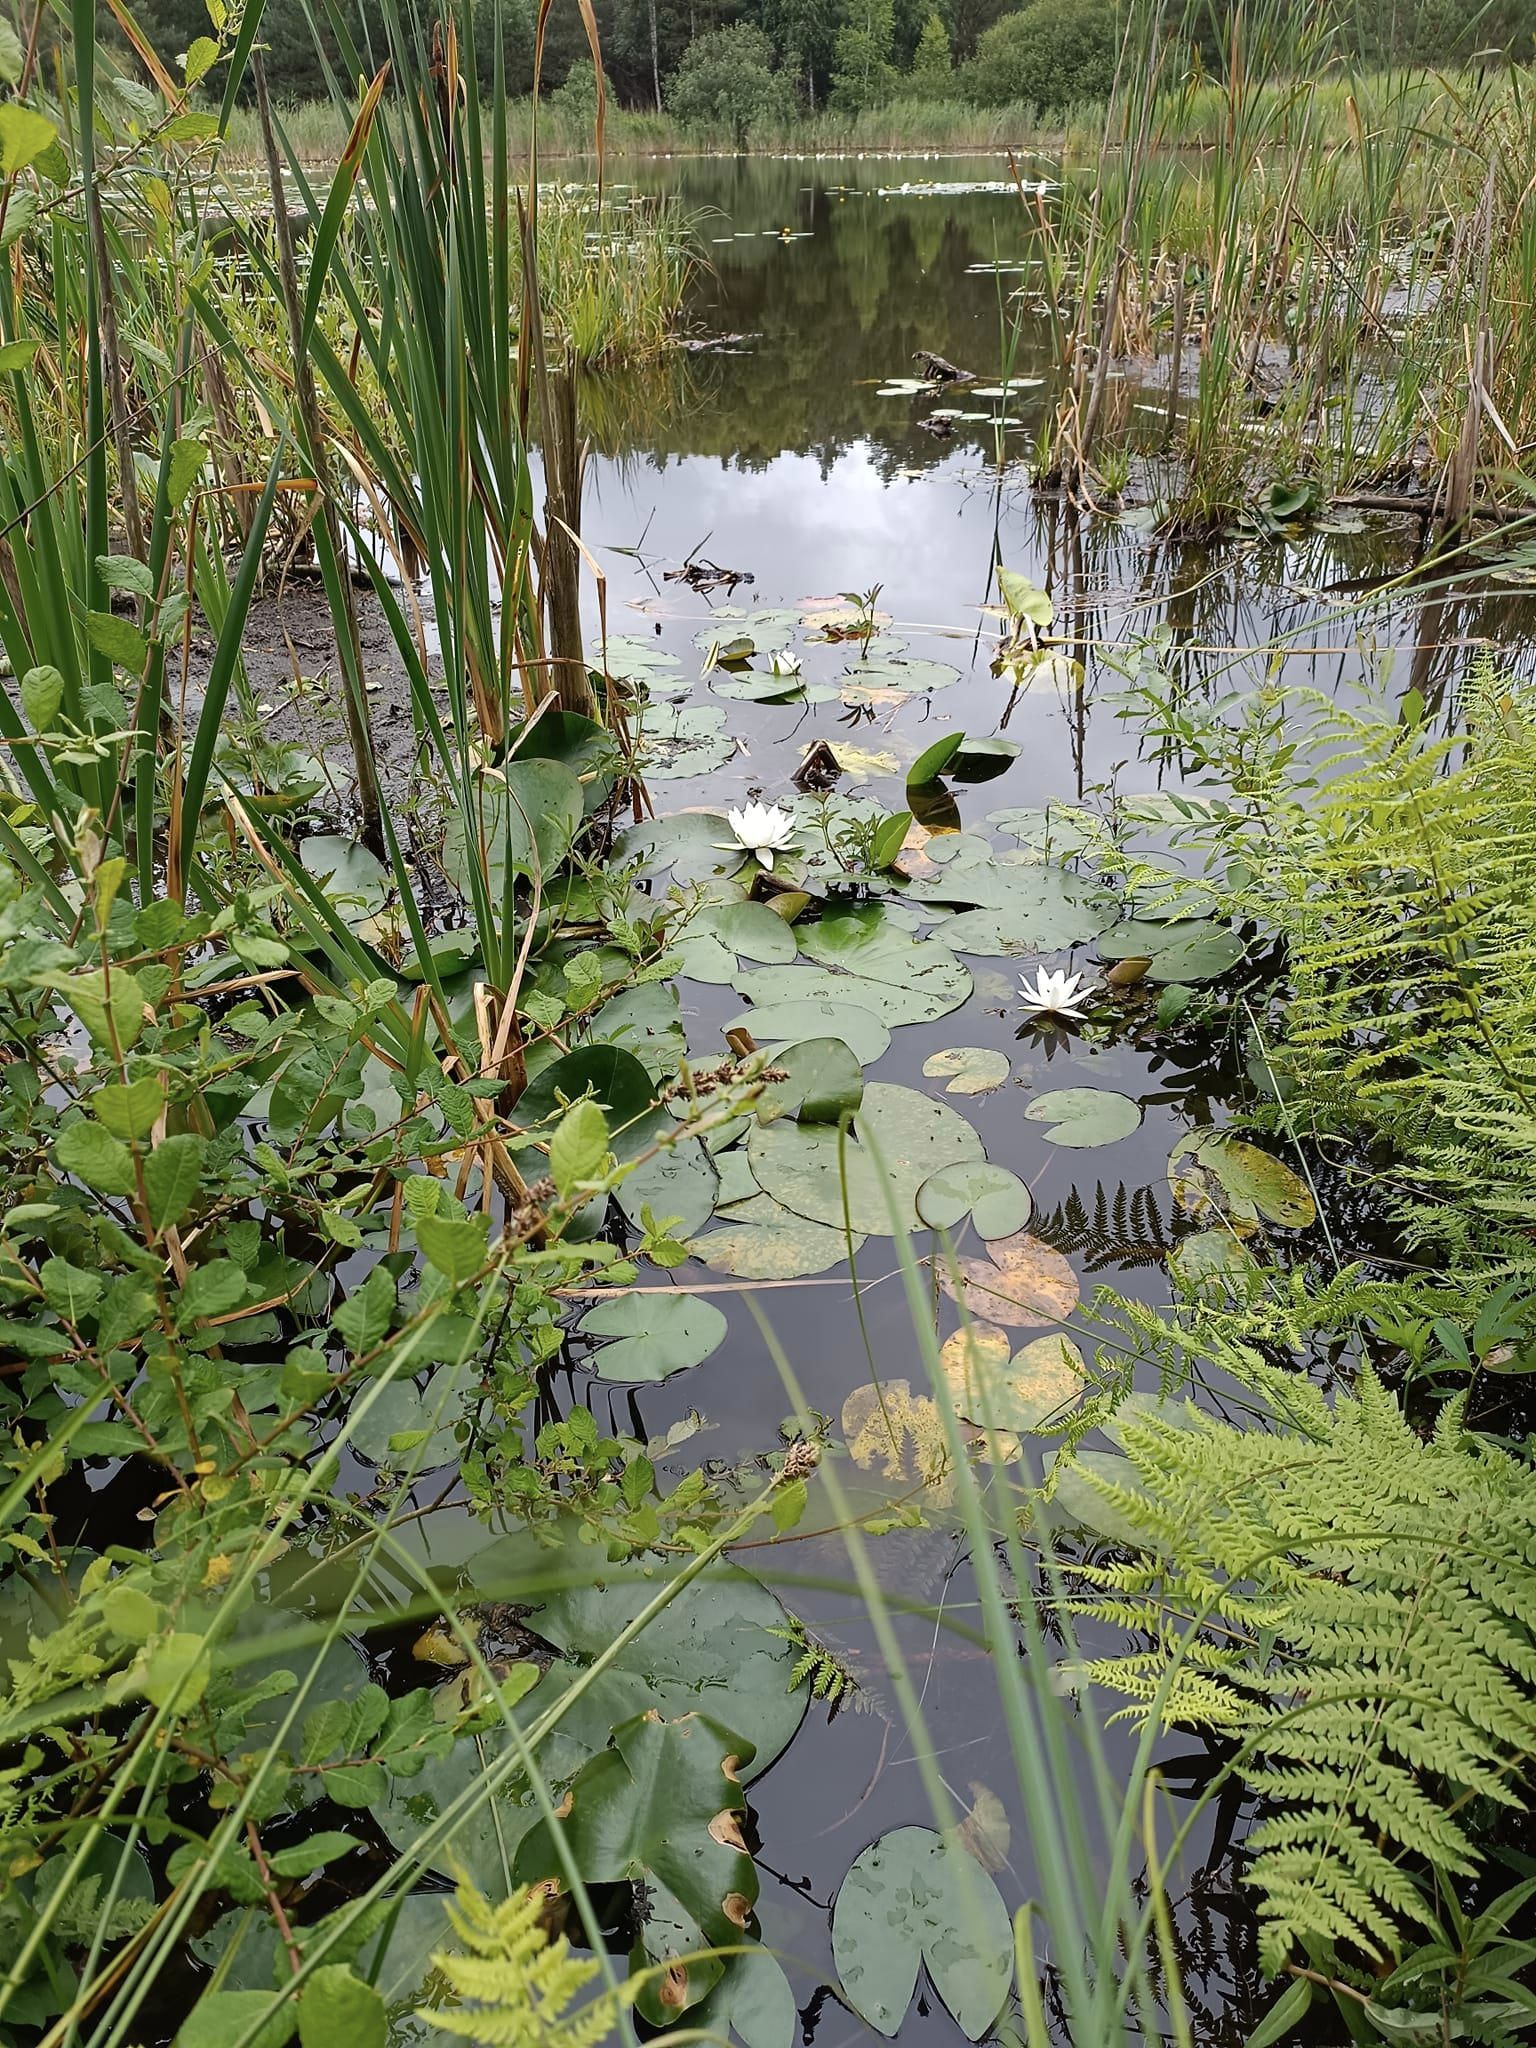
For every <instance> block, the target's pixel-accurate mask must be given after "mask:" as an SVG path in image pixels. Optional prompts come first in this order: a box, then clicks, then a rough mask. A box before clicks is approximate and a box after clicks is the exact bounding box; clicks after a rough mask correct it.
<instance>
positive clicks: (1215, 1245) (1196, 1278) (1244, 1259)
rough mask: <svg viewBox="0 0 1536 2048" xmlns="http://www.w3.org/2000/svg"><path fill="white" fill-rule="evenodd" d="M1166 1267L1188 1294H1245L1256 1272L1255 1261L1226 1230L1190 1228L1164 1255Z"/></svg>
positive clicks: (1245, 1247)
mask: <svg viewBox="0 0 1536 2048" xmlns="http://www.w3.org/2000/svg"><path fill="white" fill-rule="evenodd" d="M1168 1270H1169V1272H1170V1273H1172V1274H1173V1276H1174V1278H1175V1279H1176V1280H1177V1281H1178V1283H1179V1285H1180V1286H1181V1287H1187V1288H1188V1289H1189V1290H1190V1292H1191V1293H1193V1294H1200V1295H1204V1294H1207V1293H1210V1294H1212V1295H1215V1296H1216V1297H1218V1298H1220V1297H1224V1296H1227V1295H1236V1296H1237V1298H1238V1299H1239V1300H1241V1299H1243V1298H1244V1297H1246V1296H1247V1295H1248V1294H1249V1293H1250V1292H1251V1291H1252V1287H1253V1282H1254V1280H1255V1277H1256V1276H1257V1274H1258V1272H1259V1262H1258V1260H1257V1259H1256V1258H1255V1257H1254V1256H1253V1253H1252V1252H1251V1251H1249V1249H1248V1247H1247V1246H1246V1245H1245V1244H1244V1243H1243V1242H1242V1240H1241V1239H1240V1238H1238V1237H1235V1236H1234V1235H1233V1233H1232V1231H1231V1230H1230V1229H1226V1228H1223V1227H1220V1226H1218V1227H1217V1228H1216V1229H1214V1230H1195V1231H1191V1233H1190V1234H1189V1236H1188V1237H1181V1238H1180V1239H1179V1241H1178V1243H1177V1244H1176V1245H1175V1246H1174V1247H1173V1249H1172V1251H1171V1252H1169V1254H1168Z"/></svg>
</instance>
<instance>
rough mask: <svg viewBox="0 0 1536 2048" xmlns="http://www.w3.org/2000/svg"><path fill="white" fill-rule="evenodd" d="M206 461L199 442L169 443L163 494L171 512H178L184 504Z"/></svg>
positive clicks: (205, 454)
mask: <svg viewBox="0 0 1536 2048" xmlns="http://www.w3.org/2000/svg"><path fill="white" fill-rule="evenodd" d="M207 460H208V450H207V448H206V447H205V446H204V445H203V443H202V442H201V441H194V440H190V439H187V440H181V441H173V442H172V443H171V455H170V463H169V467H168V472H167V476H166V483H165V493H166V496H167V497H168V498H169V500H170V502H171V509H172V510H173V511H180V509H181V507H182V506H183V505H184V504H185V503H186V501H187V494H188V492H189V491H190V490H191V489H192V486H193V485H194V484H195V483H196V482H197V480H198V478H199V477H200V476H201V475H202V473H203V465H204V464H205V463H206V462H207Z"/></svg>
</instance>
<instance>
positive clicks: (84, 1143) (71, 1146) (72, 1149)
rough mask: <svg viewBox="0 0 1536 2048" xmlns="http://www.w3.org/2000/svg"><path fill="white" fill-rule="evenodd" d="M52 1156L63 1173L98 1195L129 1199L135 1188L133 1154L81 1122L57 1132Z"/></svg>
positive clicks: (93, 1125) (92, 1125)
mask: <svg viewBox="0 0 1536 2048" xmlns="http://www.w3.org/2000/svg"><path fill="white" fill-rule="evenodd" d="M53 1156H54V1158H55V1159H56V1160H57V1162H58V1164H59V1165H60V1166H62V1167H63V1169H64V1171H65V1172H66V1173H72V1174H73V1175H74V1176H75V1178H76V1179H77V1180H83V1181H84V1182H85V1184H86V1186H87V1187H88V1188H94V1189H95V1190H96V1192H97V1193H98V1194H102V1195H131V1194H132V1193H133V1191H134V1189H135V1187H136V1186H137V1181H136V1179H135V1177H134V1171H133V1154H132V1153H131V1152H130V1151H129V1150H128V1147H127V1146H126V1145H125V1144H124V1143H123V1141H122V1140H121V1138H114V1137H113V1136H112V1134H111V1132H110V1131H106V1130H103V1129H102V1127H101V1125H100V1124H96V1123H90V1122H88V1121H87V1120H85V1119H84V1118H82V1119H81V1120H80V1121H79V1122H78V1123H72V1124H66V1125H65V1127H64V1129H63V1130H62V1131H60V1133H59V1135H58V1139H57V1141H56V1143H55V1145H54V1148H53Z"/></svg>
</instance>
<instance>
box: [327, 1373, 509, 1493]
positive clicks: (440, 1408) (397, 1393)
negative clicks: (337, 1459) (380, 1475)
mask: <svg viewBox="0 0 1536 2048" xmlns="http://www.w3.org/2000/svg"><path fill="white" fill-rule="evenodd" d="M477 1377H478V1375H477V1372H476V1370H475V1368H474V1367H473V1366H472V1365H470V1364H469V1363H468V1362H466V1363H464V1364H462V1365H443V1366H439V1367H438V1369H437V1371H436V1372H434V1373H433V1374H432V1375H431V1377H430V1378H429V1379H428V1381H427V1383H426V1385H425V1386H418V1385H417V1384H416V1382H415V1380H414V1379H410V1378H407V1377H400V1378H396V1379H393V1380H391V1381H390V1382H389V1384H388V1386H385V1387H378V1388H375V1387H372V1386H365V1387H364V1388H363V1389H362V1390H361V1391H360V1392H359V1394H358V1395H357V1396H356V1402H355V1405H356V1406H357V1407H358V1409H360V1410H361V1411H362V1412H361V1413H360V1414H359V1415H358V1417H357V1420H356V1422H355V1423H354V1424H353V1426H352V1429H351V1431H350V1433H349V1435H348V1438H347V1441H348V1443H349V1444H350V1445H351V1447H352V1449H353V1450H354V1451H356V1452H357V1454H358V1456H359V1457H360V1458H366V1459H368V1461H369V1463H370V1464H374V1465H383V1466H387V1467H388V1469H389V1470H390V1471H391V1472H430V1471H431V1470H432V1469H433V1468H434V1467H435V1466H437V1465H446V1464H447V1463H448V1462H449V1460H450V1459H452V1458H455V1457H456V1456H457V1455H458V1449H459V1446H458V1439H457V1436H456V1435H455V1429H456V1427H457V1425H458V1423H459V1422H460V1421H461V1420H462V1419H463V1414H464V1393H465V1390H466V1389H467V1388H469V1387H470V1386H472V1385H473V1384H474V1382H475V1380H476V1378H477ZM365 1403H366V1407H365V1405H364V1404H365Z"/></svg>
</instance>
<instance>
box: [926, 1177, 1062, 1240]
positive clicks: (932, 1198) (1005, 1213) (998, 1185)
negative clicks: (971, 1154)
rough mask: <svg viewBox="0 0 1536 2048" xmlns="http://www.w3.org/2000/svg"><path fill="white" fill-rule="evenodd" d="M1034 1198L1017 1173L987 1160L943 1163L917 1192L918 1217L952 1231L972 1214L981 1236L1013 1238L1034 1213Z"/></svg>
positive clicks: (931, 1226) (941, 1228) (928, 1223)
mask: <svg viewBox="0 0 1536 2048" xmlns="http://www.w3.org/2000/svg"><path fill="white" fill-rule="evenodd" d="M1034 1206H1035V1203H1034V1197H1033V1196H1032V1195H1031V1194H1030V1192H1029V1189H1028V1188H1027V1187H1026V1186H1025V1185H1024V1183H1023V1181H1021V1180H1020V1179H1019V1177H1018V1175H1017V1174H1016V1173H1010V1172H1009V1170H1008V1168H1007V1167H1006V1166H993V1165H992V1164H991V1162H990V1161H988V1160H985V1159H967V1160H962V1161H961V1162H960V1163H959V1164H958V1165H955V1166H941V1167H940V1168H939V1170H938V1172H937V1173H936V1174H934V1175H933V1177H932V1178H931V1179H929V1180H925V1181H924V1182H923V1184H922V1186H921V1187H920V1188H919V1189H918V1191H917V1213H918V1217H919V1219H920V1220H921V1221H922V1222H924V1223H926V1224H927V1225H928V1226H929V1228H930V1229H932V1230H953V1229H954V1228H955V1226H956V1225H957V1224H958V1223H961V1222H963V1220H964V1219H965V1217H967V1216H969V1217H970V1219H971V1221H972V1223H973V1224H974V1225H975V1226H976V1231H977V1234H978V1235H979V1236H981V1237H988V1238H991V1237H1012V1236H1014V1235H1015V1234H1016V1233H1017V1232H1018V1231H1020V1230H1022V1229H1023V1228H1024V1226H1025V1224H1026V1223H1028V1221H1029V1219H1030V1216H1031V1215H1032V1214H1033V1212H1034Z"/></svg>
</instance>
